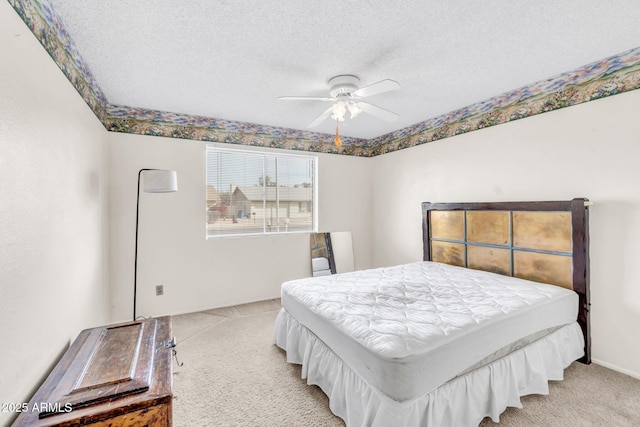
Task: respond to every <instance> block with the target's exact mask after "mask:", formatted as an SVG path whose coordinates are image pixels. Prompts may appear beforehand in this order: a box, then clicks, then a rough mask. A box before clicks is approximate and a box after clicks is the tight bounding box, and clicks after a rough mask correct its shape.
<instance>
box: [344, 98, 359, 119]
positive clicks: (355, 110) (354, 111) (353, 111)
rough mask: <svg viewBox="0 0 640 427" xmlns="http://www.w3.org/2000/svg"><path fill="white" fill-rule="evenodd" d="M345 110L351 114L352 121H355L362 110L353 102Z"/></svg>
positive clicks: (357, 103)
mask: <svg viewBox="0 0 640 427" xmlns="http://www.w3.org/2000/svg"><path fill="white" fill-rule="evenodd" d="M347 109H348V110H349V113H350V114H351V118H352V119H355V118H356V117H358V116H359V115H360V113H362V108H361V107H360V103H359V102H353V101H351V102H349V105H348V106H347Z"/></svg>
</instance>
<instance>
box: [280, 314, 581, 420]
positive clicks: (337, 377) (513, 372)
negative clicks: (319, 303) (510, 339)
mask: <svg viewBox="0 0 640 427" xmlns="http://www.w3.org/2000/svg"><path fill="white" fill-rule="evenodd" d="M274 338H275V343H276V345H278V347H280V348H282V349H283V350H285V351H286V353H287V362H289V363H296V364H299V365H302V378H306V380H307V383H308V384H315V385H317V386H319V387H320V388H321V389H322V390H323V391H324V393H325V394H326V395H327V396H328V397H329V408H330V409H331V411H332V412H333V413H334V414H336V415H337V416H339V417H340V418H342V419H343V420H345V422H346V425H347V426H349V427H355V426H372V427H388V426H398V427H400V426H406V427H409V426H411V427H413V426H423V427H429V426H431V427H446V426H455V427H463V426H473V427H477V426H478V424H479V423H480V421H482V419H483V418H484V417H486V416H489V417H491V419H492V420H493V421H495V422H498V421H499V416H500V414H501V413H502V412H503V411H504V410H505V409H506V408H507V407H509V406H513V407H518V408H521V407H522V404H521V403H520V397H521V396H525V395H528V394H548V392H549V389H548V381H549V380H562V379H563V374H564V369H565V368H567V367H568V366H569V365H570V364H571V363H572V362H573V361H575V360H576V359H578V358H580V357H582V355H583V354H584V353H583V347H584V340H583V336H582V330H581V329H580V326H579V325H578V324H577V323H573V324H571V325H567V326H565V327H563V328H560V329H558V330H557V331H555V332H553V333H551V334H549V335H547V336H546V337H544V338H542V339H540V340H538V341H535V342H533V343H531V344H529V345H528V346H526V347H524V348H522V349H520V350H517V351H515V352H513V353H511V354H509V355H508V356H506V357H502V358H500V359H498V360H496V361H494V362H491V363H490V364H488V365H485V366H483V367H481V368H478V369H476V370H474V371H471V372H469V373H467V374H464V375H462V376H460V377H457V378H454V379H453V380H451V381H449V382H447V383H445V384H443V385H441V386H440V387H438V388H436V389H435V390H433V391H431V392H429V393H426V394H425V395H423V396H420V397H418V398H416V399H412V400H407V401H402V402H398V401H395V400H392V399H390V398H389V397H387V396H386V395H384V394H383V393H381V392H380V391H379V390H377V389H375V388H373V387H371V386H369V384H367V383H366V382H365V381H363V380H362V379H361V378H360V377H359V376H358V375H357V374H356V373H355V372H354V371H353V370H352V369H351V368H350V367H349V366H347V365H346V364H345V363H344V362H343V361H342V360H341V359H340V358H338V357H337V356H336V355H335V353H333V351H332V350H331V349H330V348H329V347H327V346H326V345H325V344H324V343H323V342H322V341H321V340H319V339H318V338H317V337H316V336H315V335H314V334H312V333H311V332H309V330H308V329H307V328H305V327H304V326H302V325H301V324H300V323H299V322H298V321H297V320H295V319H294V318H293V317H292V316H291V315H289V313H288V312H287V311H286V310H285V309H284V308H283V309H282V310H281V311H280V313H279V314H278V318H277V319H276V323H275V330H274Z"/></svg>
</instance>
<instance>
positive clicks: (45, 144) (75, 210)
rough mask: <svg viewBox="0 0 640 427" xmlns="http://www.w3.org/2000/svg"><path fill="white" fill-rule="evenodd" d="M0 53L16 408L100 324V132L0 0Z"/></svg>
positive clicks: (4, 272)
mask: <svg viewBox="0 0 640 427" xmlns="http://www.w3.org/2000/svg"><path fill="white" fill-rule="evenodd" d="M0 55H1V57H2V59H1V60H0V325H1V328H2V332H1V333H0V334H1V335H0V336H1V337H2V343H1V345H0V403H10V402H17V403H19V402H28V401H29V399H30V398H31V396H32V394H33V392H34V391H35V389H36V388H37V387H38V386H39V385H40V383H41V382H42V381H43V380H44V378H45V377H46V375H48V373H49V371H50V370H51V369H52V367H53V365H54V364H55V363H56V362H57V359H58V358H59V357H60V356H61V355H62V352H63V351H65V350H66V348H67V347H68V345H69V343H70V341H72V340H73V339H75V337H76V336H77V335H78V333H79V332H80V331H81V330H82V329H85V328H88V327H92V326H97V325H99V324H105V323H108V320H109V312H108V298H109V291H108V280H107V279H108V277H107V271H106V264H107V263H106V257H107V240H106V239H107V236H108V233H107V225H106V214H107V211H106V199H107V198H106V182H107V178H108V177H107V175H106V172H107V163H106V154H107V153H106V145H105V139H106V136H107V132H106V131H105V129H104V127H102V125H101V124H100V123H99V122H98V120H97V119H96V118H95V116H94V115H93V113H92V112H91V110H90V109H89V108H88V107H87V105H86V104H85V103H84V102H83V101H82V99H81V98H80V96H79V95H78V94H77V92H76V91H75V89H73V87H72V86H71V85H70V84H69V82H68V81H67V79H66V78H65V77H64V76H63V74H62V73H61V72H60V70H59V69H58V68H57V67H56V65H55V64H54V63H53V61H52V60H51V58H50V57H49V56H48V55H47V53H46V52H45V51H44V49H43V48H42V47H41V46H40V44H39V43H38V42H37V41H36V39H35V38H34V36H33V35H32V34H31V32H30V31H29V29H28V28H27V27H26V25H25V24H24V23H23V22H22V21H21V20H20V18H19V17H18V15H17V14H16V13H15V12H14V11H13V9H12V8H11V6H10V5H9V4H8V3H7V2H4V1H3V2H0ZM15 415H16V414H13V413H7V412H5V411H1V412H0V425H5V424H8V423H9V422H10V421H11V420H12V419H13V418H14V416H15Z"/></svg>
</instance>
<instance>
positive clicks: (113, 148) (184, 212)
mask: <svg viewBox="0 0 640 427" xmlns="http://www.w3.org/2000/svg"><path fill="white" fill-rule="evenodd" d="M109 147H110V153H109V159H110V161H109V164H110V176H111V181H110V183H111V187H110V207H111V213H110V224H111V233H110V238H111V266H110V271H111V286H112V298H111V318H112V320H113V321H120V320H128V319H130V318H131V317H132V311H133V306H132V298H133V276H134V263H133V260H134V250H135V211H136V184H137V173H138V171H139V170H140V169H142V168H157V169H172V170H176V171H177V174H178V192H176V193H165V194H147V193H142V194H141V201H140V222H139V224H140V225H139V233H140V234H139V241H138V294H137V299H138V305H137V307H138V309H137V315H142V316H150V315H162V314H178V313H186V312H193V311H198V310H203V309H210V308H216V307H224V306H229V305H234V304H241V303H247V302H253V301H259V300H264V299H269V298H276V297H279V295H280V285H281V284H282V282H284V281H286V280H291V279H296V278H300V277H306V276H309V275H310V273H311V261H310V253H309V235H308V234H296V235H280V236H269V237H242V238H222V239H209V240H207V239H206V238H205V221H206V206H205V148H206V144H205V143H203V142H199V141H190V140H181V139H171V138H158V137H152V136H142V135H129V134H118V133H110V134H109ZM225 147H226V148H233V146H231V147H230V146H229V145H225ZM243 148H246V147H243ZM274 151H277V150H274ZM287 153H290V152H287ZM303 154H308V153H303ZM318 157H319V195H318V198H319V209H320V211H319V228H320V231H351V232H352V233H353V242H354V250H355V263H356V267H357V268H367V267H369V266H370V222H369V217H370V214H369V212H370V208H371V193H370V184H369V164H370V159H364V158H356V157H350V156H338V155H328V154H320V155H318ZM156 285H164V295H163V296H156V295H155V286H156Z"/></svg>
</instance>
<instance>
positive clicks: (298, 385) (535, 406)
mask: <svg viewBox="0 0 640 427" xmlns="http://www.w3.org/2000/svg"><path fill="white" fill-rule="evenodd" d="M279 309H280V304H279V301H278V300H269V301H263V302H259V303H255V304H245V305H241V306H236V307H229V308H223V309H216V310H209V311H203V312H199V313H192V314H185V315H181V316H174V317H173V334H174V335H175V336H176V337H177V339H178V347H177V350H178V359H179V360H180V362H183V363H184V366H182V367H178V366H176V365H175V364H174V398H175V400H174V405H173V422H174V426H176V427H193V426H256V427H258V426H265V427H267V426H269V427H272V426H314V427H315V426H318V427H321V426H344V422H343V421H342V420H341V419H340V418H338V417H336V416H335V415H333V414H332V413H331V411H330V410H329V403H328V399H327V397H326V396H325V395H324V393H323V392H322V391H321V390H320V389H319V388H318V387H316V386H309V385H307V384H306V381H305V380H302V379H301V378H300V366H298V365H291V364H288V363H286V359H285V354H284V352H283V351H282V350H280V349H279V348H278V347H276V346H275V345H274V344H273V324H274V321H275V318H276V315H277V314H278V310H279ZM549 388H550V394H549V396H537V395H534V396H525V397H523V398H522V402H523V405H524V408H523V409H516V408H509V409H507V411H505V412H504V413H503V414H502V416H501V418H500V423H499V424H496V423H493V422H492V421H491V420H489V419H485V420H484V421H483V422H482V423H481V424H480V426H482V427H489V426H501V427H502V426H506V427H525V426H526V427H530V426H554V427H555V426H562V427H571V426H575V427H578V426H579V427H584V426H640V380H637V379H634V378H631V377H629V376H627V375H623V374H620V373H618V372H615V371H612V370H609V369H606V368H603V367H601V366H598V365H595V364H592V365H589V366H586V365H582V364H580V363H574V364H573V365H571V366H570V367H569V368H568V369H567V370H566V372H565V380H564V381H560V382H552V383H551V384H550V387H549Z"/></svg>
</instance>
